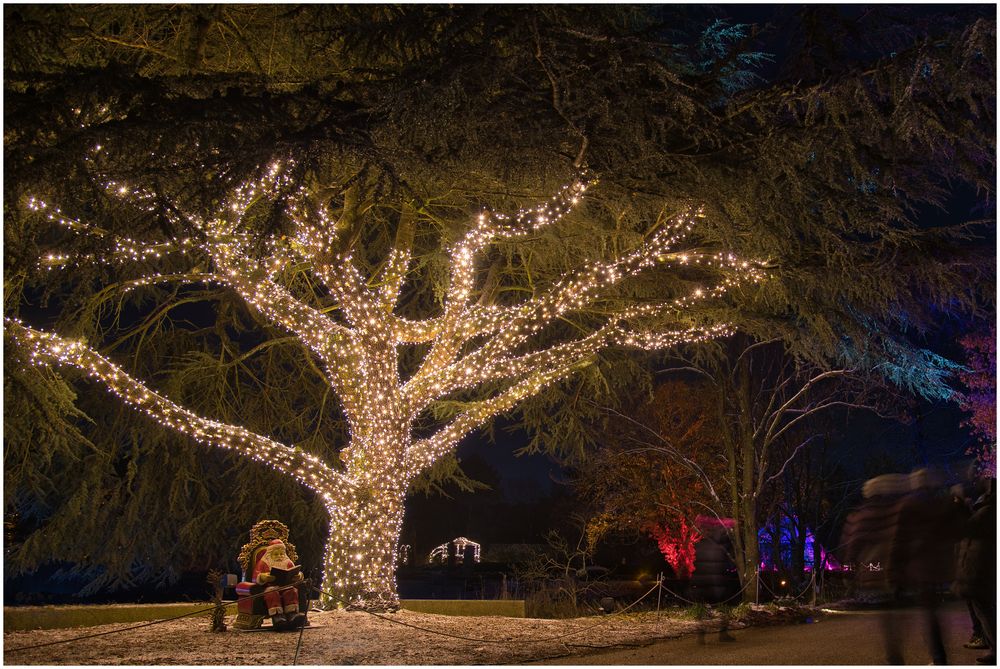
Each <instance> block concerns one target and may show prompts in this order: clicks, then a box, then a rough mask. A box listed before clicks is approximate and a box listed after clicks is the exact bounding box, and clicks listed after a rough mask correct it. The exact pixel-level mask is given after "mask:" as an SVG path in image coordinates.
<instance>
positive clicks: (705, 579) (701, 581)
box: [690, 521, 736, 643]
mask: <svg viewBox="0 0 1000 669" xmlns="http://www.w3.org/2000/svg"><path fill="white" fill-rule="evenodd" d="M700 530H701V539H700V540H699V541H698V542H697V543H696V544H695V546H694V556H695V557H694V573H692V575H691V590H690V592H691V593H692V594H693V595H694V598H695V599H696V600H697V601H699V602H702V603H704V604H706V605H711V604H717V603H720V602H724V601H725V600H726V598H727V597H728V596H729V594H730V593H729V590H730V587H729V585H730V583H731V581H732V579H730V578H729V577H728V572H729V570H730V568H731V567H732V566H733V561H732V559H731V558H730V557H729V552H730V551H729V548H730V546H731V543H730V540H729V532H728V531H727V530H726V527H725V526H724V525H723V524H721V523H713V522H710V521H708V522H705V523H703V524H702V525H701V527H700ZM735 640H736V639H735V638H734V637H733V636H732V635H731V634H729V620H728V617H727V616H726V615H725V614H723V615H722V626H721V628H720V629H719V641H735ZM699 641H700V642H702V643H704V630H701V631H700V632H699Z"/></svg>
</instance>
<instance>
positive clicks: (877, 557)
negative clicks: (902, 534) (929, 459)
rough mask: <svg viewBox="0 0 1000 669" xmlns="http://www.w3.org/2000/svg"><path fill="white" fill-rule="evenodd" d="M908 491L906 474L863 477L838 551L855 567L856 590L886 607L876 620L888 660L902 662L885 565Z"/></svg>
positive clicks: (894, 598)
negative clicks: (879, 626) (859, 497)
mask: <svg viewBox="0 0 1000 669" xmlns="http://www.w3.org/2000/svg"><path fill="white" fill-rule="evenodd" d="M909 491H910V480H909V477H908V476H907V475H906V474H883V475H881V476H876V477H875V478H873V479H869V480H868V481H866V482H865V485H864V487H863V488H862V489H861V494H862V496H863V498H864V499H863V501H862V502H861V504H860V506H858V508H857V509H855V510H854V511H852V512H851V514H850V515H849V516H848V517H847V521H846V522H845V523H844V531H843V536H842V538H841V555H842V558H843V561H844V562H845V563H849V564H851V565H852V567H853V569H854V574H855V583H856V585H857V588H858V590H859V591H860V593H862V594H863V595H864V596H867V597H871V598H874V599H876V600H877V601H879V602H880V604H881V605H882V606H884V607H885V608H884V609H883V611H882V614H881V615H880V616H879V622H880V625H881V628H882V635H883V640H884V642H885V648H886V661H887V662H888V663H889V664H903V657H902V653H901V652H900V639H899V638H898V629H899V626H898V625H897V624H896V620H895V615H896V613H895V611H894V610H893V607H894V606H895V605H896V593H895V592H894V591H893V590H892V589H891V588H890V584H889V580H888V573H889V568H888V567H889V559H890V557H891V553H892V546H893V539H894V537H895V535H896V532H897V528H898V525H899V521H898V519H899V509H900V505H901V503H902V500H903V496H904V494H906V493H909Z"/></svg>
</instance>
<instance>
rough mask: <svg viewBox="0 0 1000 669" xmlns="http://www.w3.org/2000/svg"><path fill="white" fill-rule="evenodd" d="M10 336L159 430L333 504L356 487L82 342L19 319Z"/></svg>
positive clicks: (35, 359) (37, 358)
mask: <svg viewBox="0 0 1000 669" xmlns="http://www.w3.org/2000/svg"><path fill="white" fill-rule="evenodd" d="M4 325H5V327H6V328H7V330H8V331H9V332H10V334H11V335H12V336H13V337H14V338H15V339H17V340H18V341H19V342H20V343H21V344H22V345H23V347H24V350H25V351H26V353H27V354H28V356H29V358H30V360H31V361H32V363H33V364H43V365H52V364H58V365H68V366H71V367H76V368H77V369H80V370H82V371H83V372H84V373H86V374H87V375H88V376H89V377H90V378H92V379H94V380H96V381H97V382H99V383H101V384H102V385H104V386H105V387H106V388H107V389H108V390H110V391H111V392H112V393H114V394H115V395H117V396H118V397H119V398H120V399H121V400H122V401H123V402H125V403H126V404H129V405H131V406H133V407H135V408H136V409H138V410H139V411H142V412H143V413H145V414H146V415H148V416H149V417H151V418H153V419H154V420H155V421H156V422H157V423H159V424H160V425H162V426H164V427H167V428H169V429H172V430H174V431H176V432H179V433H181V434H184V435H186V436H188V437H191V438H193V439H195V440H196V441H199V442H201V443H203V444H205V445H208V446H213V447H216V448H222V449H226V450H231V451H233V452H236V453H238V454H240V455H242V456H244V457H248V458H250V459H253V460H257V461H259V462H263V463H265V464H267V465H269V466H270V467H272V468H274V469H276V470H277V471H279V472H282V473H284V474H288V475H290V476H292V477H294V478H295V479H297V480H298V481H299V482H301V483H302V484H303V485H305V486H307V487H309V488H311V489H312V490H315V491H316V492H317V493H319V494H320V495H322V496H323V497H325V498H327V499H328V500H329V501H330V502H332V503H337V502H339V501H341V499H342V498H343V495H345V494H346V493H348V492H349V490H350V489H351V488H353V484H352V483H351V482H350V481H349V480H348V479H347V478H345V477H344V476H343V475H342V474H340V473H338V472H336V471H334V470H332V469H330V467H328V466H327V465H325V464H323V462H322V461H321V460H319V458H316V457H314V456H312V455H309V454H308V453H306V452H304V451H302V450H301V449H299V448H293V447H289V446H286V445H284V444H281V443H278V442H276V441H274V440H272V439H268V438H267V437H264V436H261V435H259V434H256V433H253V432H251V431H249V430H247V429H245V428H243V427H240V426H235V425H229V424H227V423H222V422H219V421H215V420H211V419H208V418H202V417H200V416H197V415H195V414H194V413H192V412H191V411H188V410H187V409H184V408H183V407H181V406H179V405H177V404H175V403H174V402H172V401H171V400H170V399H168V398H167V397H165V396H164V395H161V394H159V393H157V392H155V391H153V390H150V389H149V388H148V387H147V386H146V385H145V384H144V383H142V382H141V381H139V380H137V379H135V378H133V377H132V376H131V375H130V374H128V373H127V372H125V371H124V370H122V369H121V368H120V367H119V366H117V365H115V364H114V363H113V362H111V361H110V360H108V359H107V358H105V357H104V356H102V355H101V354H100V353H98V352H97V351H95V350H94V349H92V348H90V347H89V346H87V345H86V344H84V343H82V342H79V341H72V340H68V339H64V338H62V337H60V336H58V335H55V334H52V333H49V332H43V331H41V330H35V329H33V328H29V327H27V326H25V325H23V324H22V323H20V322H19V321H16V320H14V319H10V318H7V319H4Z"/></svg>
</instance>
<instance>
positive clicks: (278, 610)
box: [252, 539, 305, 629]
mask: <svg viewBox="0 0 1000 669" xmlns="http://www.w3.org/2000/svg"><path fill="white" fill-rule="evenodd" d="M294 566H295V563H294V562H292V561H291V559H290V558H289V557H288V553H287V552H286V551H285V544H284V543H282V541H281V540H280V539H273V540H271V541H270V542H269V543H268V545H267V550H265V551H264V554H263V555H261V557H260V559H259V560H257V564H255V565H254V568H253V574H252V577H253V580H254V582H256V583H257V584H258V585H263V586H265V588H264V602H265V604H266V605H267V613H268V615H269V616H271V624H272V625H274V627H275V628H276V629H282V628H290V627H295V626H296V625H301V624H302V622H303V621H304V620H305V615H304V614H302V613H299V593H298V588H296V587H295V586H294V585H293V586H289V587H282V588H278V587H277V586H276V585H272V584H273V583H274V582H275V580H276V579H275V576H274V575H273V574H272V573H271V570H272V569H274V568H277V569H284V570H289V569H291V568H293V567H294ZM295 580H298V581H301V580H302V573H301V572H300V573H298V574H296V575H295Z"/></svg>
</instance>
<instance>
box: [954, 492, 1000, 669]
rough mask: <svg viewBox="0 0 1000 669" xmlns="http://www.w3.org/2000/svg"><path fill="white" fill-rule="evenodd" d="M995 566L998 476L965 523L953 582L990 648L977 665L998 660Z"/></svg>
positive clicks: (956, 592) (975, 505) (956, 591)
mask: <svg viewBox="0 0 1000 669" xmlns="http://www.w3.org/2000/svg"><path fill="white" fill-rule="evenodd" d="M996 568H997V511H996V479H990V480H989V482H988V485H987V487H986V492H985V493H984V494H983V495H982V496H981V497H980V498H979V499H978V500H976V502H975V503H974V505H973V508H972V517H971V518H969V520H968V521H967V522H966V523H965V525H964V532H963V534H962V539H961V541H960V542H959V548H958V567H957V569H956V573H955V581H954V583H953V584H952V590H954V592H955V594H957V595H958V596H960V597H964V598H965V599H966V600H967V601H968V602H969V604H970V606H971V608H972V611H973V613H974V614H975V616H976V618H977V619H978V621H979V627H980V629H981V631H982V635H983V639H984V640H985V641H986V644H987V646H988V648H989V654H988V655H984V656H982V657H980V658H977V659H976V663H977V664H991V665H992V664H996V663H997V645H996V635H997V599H996V598H997V580H996V579H997V572H996Z"/></svg>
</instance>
